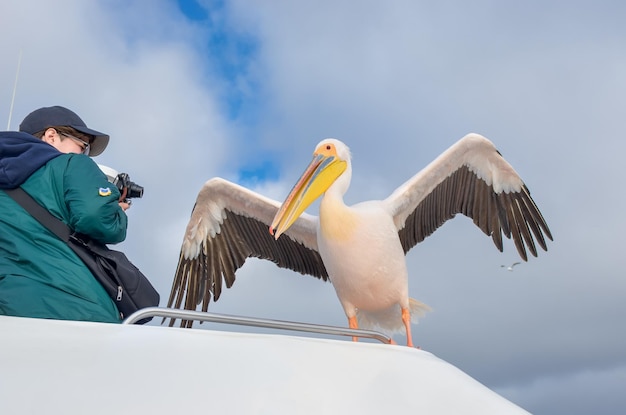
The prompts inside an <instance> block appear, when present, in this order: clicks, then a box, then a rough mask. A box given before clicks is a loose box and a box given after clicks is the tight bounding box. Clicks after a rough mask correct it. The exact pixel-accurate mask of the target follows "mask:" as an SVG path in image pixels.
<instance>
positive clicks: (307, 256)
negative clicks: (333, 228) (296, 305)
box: [167, 178, 328, 327]
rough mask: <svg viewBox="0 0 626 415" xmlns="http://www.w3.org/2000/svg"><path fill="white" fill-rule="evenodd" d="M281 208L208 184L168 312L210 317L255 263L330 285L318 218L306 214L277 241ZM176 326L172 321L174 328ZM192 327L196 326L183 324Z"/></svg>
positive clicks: (220, 182)
mask: <svg viewBox="0 0 626 415" xmlns="http://www.w3.org/2000/svg"><path fill="white" fill-rule="evenodd" d="M279 206H280V203H278V202H276V201H274V200H272V199H269V198H267V197H264V196H262V195H260V194H258V193H255V192H253V191H251V190H248V189H246V188H244V187H242V186H239V185H236V184H234V183H231V182H229V181H227V180H224V179H221V178H214V179H211V180H209V181H208V182H206V183H205V184H204V186H203V187H202V189H201V190H200V193H199V194H198V197H197V199H196V204H195V206H194V208H193V211H192V213H191V219H190V220H189V224H188V225H187V230H186V231H185V237H184V240H183V245H182V248H181V251H180V258H179V261H178V267H177V268H176V274H175V277H174V282H173V284H172V291H171V293H170V297H169V300H168V303H167V306H168V307H176V308H180V307H181V306H183V307H184V308H185V309H188V310H195V309H196V307H197V305H198V304H200V303H201V302H202V310H203V311H206V310H207V308H208V305H209V302H210V300H211V297H213V300H214V301H215V300H217V299H218V298H219V296H220V294H221V292H222V280H224V282H225V283H226V287H227V288H230V287H231V286H232V285H233V283H234V281H235V271H237V269H239V268H240V267H241V266H242V265H243V263H244V262H245V260H246V259H247V258H249V257H256V258H261V259H267V260H270V261H272V262H274V263H275V264H276V265H278V266H279V267H282V268H289V269H292V270H294V271H297V272H300V273H302V274H310V275H312V276H314V277H317V278H321V279H323V280H327V279H328V274H327V272H326V268H325V267H324V264H323V262H322V259H321V257H320V255H319V253H318V249H317V238H316V226H317V218H316V217H315V216H312V215H308V214H303V215H302V216H301V217H300V218H298V220H297V221H296V222H295V223H294V224H293V226H292V227H291V228H290V229H289V230H288V231H287V232H285V236H287V238H280V239H279V240H275V239H274V238H273V237H272V235H270V233H269V226H270V224H271V223H272V220H273V218H274V215H276V212H277V211H278V209H279ZM173 324H174V321H173V320H172V321H170V325H173ZM183 325H184V326H187V327H190V326H191V322H190V321H189V322H186V321H183Z"/></svg>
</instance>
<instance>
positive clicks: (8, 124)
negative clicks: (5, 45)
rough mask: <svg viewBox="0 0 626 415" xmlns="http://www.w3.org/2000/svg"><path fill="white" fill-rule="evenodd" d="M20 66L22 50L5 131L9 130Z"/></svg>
mask: <svg viewBox="0 0 626 415" xmlns="http://www.w3.org/2000/svg"><path fill="white" fill-rule="evenodd" d="M21 64H22V50H21V49H20V56H19V58H18V59H17V71H16V72H15V83H14V84H13V96H12V97H11V108H10V109H9V122H7V131H9V130H10V129H11V117H12V116H13V103H14V102H15V91H17V78H18V77H19V75H20V65H21Z"/></svg>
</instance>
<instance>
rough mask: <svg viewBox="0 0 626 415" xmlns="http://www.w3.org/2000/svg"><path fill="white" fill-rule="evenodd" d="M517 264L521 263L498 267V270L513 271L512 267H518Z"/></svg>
mask: <svg viewBox="0 0 626 415" xmlns="http://www.w3.org/2000/svg"><path fill="white" fill-rule="evenodd" d="M519 264H521V262H514V263H512V264H511V265H509V266H506V265H500V268H506V270H507V271H513V267H514V266H516V265H519Z"/></svg>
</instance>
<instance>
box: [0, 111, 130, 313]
mask: <svg viewBox="0 0 626 415" xmlns="http://www.w3.org/2000/svg"><path fill="white" fill-rule="evenodd" d="M108 142H109V136H108V135H106V134H103V133H101V132H98V131H96V130H92V129H90V128H88V127H87V126H86V125H85V123H84V122H83V121H82V120H81V119H80V117H79V116H78V115H76V114H75V113H74V112H72V111H70V110H69V109H67V108H64V107H60V106H55V107H45V108H40V109H38V110H35V111H33V112H32V113H30V114H29V115H28V116H27V117H26V118H25V119H24V120H23V121H22V123H21V124H20V132H0V189H12V188H16V187H21V188H22V189H23V190H24V191H26V193H28V194H29V195H30V196H32V197H33V198H34V199H35V200H36V201H37V202H38V203H39V204H40V205H42V206H43V207H45V208H46V209H47V210H48V211H49V212H50V213H51V214H52V215H54V216H55V217H57V218H58V219H60V220H61V221H62V222H64V223H65V224H66V225H67V226H68V227H69V228H70V229H72V230H73V231H75V232H79V233H81V234H84V235H87V236H89V237H90V238H92V239H94V240H96V241H99V242H101V243H104V244H115V243H118V242H121V241H123V240H124V239H125V238H126V227H127V217H126V214H125V213H124V210H126V209H127V208H128V207H129V204H128V203H127V202H125V201H120V191H119V189H118V188H117V187H116V186H115V185H114V184H112V183H110V182H109V181H108V180H107V177H106V176H105V174H104V173H103V172H102V171H100V169H99V168H98V166H97V164H96V163H95V162H94V161H92V160H91V158H90V157H93V156H97V155H99V154H100V153H102V152H103V151H104V149H105V148H106V146H107V144H108ZM2 314H4V315H12V316H24V317H38V318H51V319H63V320H87V321H100V322H111V323H117V322H120V314H119V312H118V310H117V308H116V306H115V304H114V302H113V301H112V300H111V298H110V297H109V296H108V295H107V293H106V292H105V290H104V289H103V287H102V286H101V285H100V284H99V283H98V281H96V279H95V278H94V277H93V275H92V274H91V273H90V271H89V270H88V269H87V267H86V266H85V265H84V263H83V262H82V261H81V260H80V259H79V258H78V257H77V256H76V254H75V253H74V252H73V251H72V250H71V249H70V248H69V247H68V246H67V244H66V243H65V242H63V241H62V240H60V239H59V238H57V237H56V236H55V235H53V234H52V233H51V232H50V231H48V230H47V229H46V228H44V227H43V225H41V224H40V223H39V222H38V221H37V220H36V219H34V218H33V217H32V216H31V215H30V214H29V213H28V212H27V211H25V210H24V209H23V208H22V207H21V206H20V205H19V204H17V203H16V202H15V201H14V200H13V199H12V198H11V197H10V196H8V195H7V194H6V193H5V192H4V191H2V190H0V315H2Z"/></svg>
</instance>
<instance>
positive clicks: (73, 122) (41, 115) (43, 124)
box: [20, 105, 109, 156]
mask: <svg viewBox="0 0 626 415" xmlns="http://www.w3.org/2000/svg"><path fill="white" fill-rule="evenodd" d="M61 126H65V127H72V128H73V129H75V130H76V131H80V132H81V133H84V134H88V135H91V136H93V137H94V138H93V140H92V141H91V143H90V145H89V156H97V155H98V154H101V153H102V152H103V151H104V149H105V148H106V146H107V145H108V144H109V136H108V135H107V134H104V133H101V132H99V131H96V130H92V129H91V128H87V125H86V124H85V123H84V122H83V120H81V119H80V117H79V116H78V115H76V113H75V112H73V111H70V110H68V109H67V108H65V107H61V106H58V105H57V106H55V107H44V108H39V109H38V110H35V111H33V112H31V113H30V114H28V115H27V116H26V118H24V121H22V123H21V124H20V131H23V132H25V133H28V134H35V133H38V132H40V131H44V130H45V129H46V128H50V127H61Z"/></svg>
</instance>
